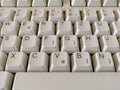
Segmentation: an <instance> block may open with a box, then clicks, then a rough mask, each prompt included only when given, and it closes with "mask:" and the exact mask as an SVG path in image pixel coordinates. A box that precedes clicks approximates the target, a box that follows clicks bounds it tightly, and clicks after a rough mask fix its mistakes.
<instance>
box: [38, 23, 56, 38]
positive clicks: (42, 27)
mask: <svg viewBox="0 0 120 90" xmlns="http://www.w3.org/2000/svg"><path fill="white" fill-rule="evenodd" d="M54 34H55V25H54V23H53V22H51V21H42V22H40V23H39V28H38V36H39V37H40V38H41V37H43V36H44V35H54Z"/></svg>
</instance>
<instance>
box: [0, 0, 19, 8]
mask: <svg viewBox="0 0 120 90" xmlns="http://www.w3.org/2000/svg"><path fill="white" fill-rule="evenodd" d="M16 1H17V0H1V6H3V7H4V6H5V7H7V6H10V7H11V6H12V7H14V6H16Z"/></svg>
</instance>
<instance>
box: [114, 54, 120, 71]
mask: <svg viewBox="0 0 120 90" xmlns="http://www.w3.org/2000/svg"><path fill="white" fill-rule="evenodd" d="M113 59H114V64H115V68H116V71H117V72H120V52H117V53H116V54H114V55H113Z"/></svg>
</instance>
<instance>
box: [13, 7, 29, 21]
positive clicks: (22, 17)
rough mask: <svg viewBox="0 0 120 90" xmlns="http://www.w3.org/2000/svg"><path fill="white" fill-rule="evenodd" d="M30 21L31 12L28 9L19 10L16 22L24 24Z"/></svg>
mask: <svg viewBox="0 0 120 90" xmlns="http://www.w3.org/2000/svg"><path fill="white" fill-rule="evenodd" d="M29 19H30V11H29V10H26V9H20V10H17V11H16V13H15V16H14V21H18V22H20V23H21V22H24V21H29Z"/></svg>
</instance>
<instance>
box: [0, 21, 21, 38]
mask: <svg viewBox="0 0 120 90" xmlns="http://www.w3.org/2000/svg"><path fill="white" fill-rule="evenodd" d="M19 26H20V25H19V23H18V22H16V21H6V22H4V23H3V26H2V28H1V36H5V35H18V32H19Z"/></svg>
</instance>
